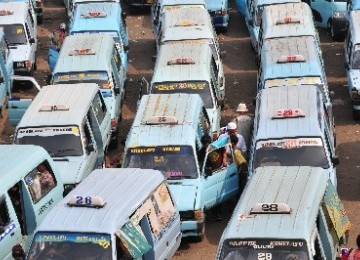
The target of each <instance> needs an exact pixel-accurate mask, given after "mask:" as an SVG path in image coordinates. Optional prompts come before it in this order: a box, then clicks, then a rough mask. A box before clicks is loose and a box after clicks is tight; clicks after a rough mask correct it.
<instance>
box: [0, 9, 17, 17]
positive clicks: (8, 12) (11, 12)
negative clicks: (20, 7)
mask: <svg viewBox="0 0 360 260" xmlns="http://www.w3.org/2000/svg"><path fill="white" fill-rule="evenodd" d="M13 13H14V12H13V11H9V10H0V16H6V15H12V14H13Z"/></svg>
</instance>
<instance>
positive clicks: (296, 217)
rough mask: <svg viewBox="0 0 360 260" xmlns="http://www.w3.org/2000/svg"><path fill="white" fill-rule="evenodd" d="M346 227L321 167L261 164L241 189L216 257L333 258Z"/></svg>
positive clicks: (236, 259)
mask: <svg viewBox="0 0 360 260" xmlns="http://www.w3.org/2000/svg"><path fill="white" fill-rule="evenodd" d="M349 228H350V221H349V216H348V215H347V214H346V210H345V208H344V205H343V203H342V202H341V200H340V198H339V195H338V193H337V191H336V188H335V187H334V186H333V184H332V183H331V181H330V180H329V179H328V178H327V173H326V171H325V170H324V169H322V168H319V167H297V166H292V167H285V166H278V167H274V166H264V167H260V168H258V169H257V170H256V172H255V174H254V176H253V177H252V179H251V180H250V181H249V182H248V184H247V186H246V187H245V190H244V192H243V194H242V196H241V198H240V200H239V202H238V204H237V206H236V208H235V210H234V212H233V215H232V217H231V219H230V221H229V224H228V225H227V227H226V228H225V230H224V232H223V235H222V237H221V239H220V242H219V247H218V253H217V257H216V259H217V260H220V259H221V260H225V259H226V260H240V259H259V260H260V259H261V260H267V259H276V260H277V259H278V260H280V259H281V260H297V259H300V260H310V259H314V260H315V259H328V260H330V259H332V260H335V259H338V256H339V253H340V245H341V244H342V243H344V239H345V237H346V236H347V232H348V230H349Z"/></svg>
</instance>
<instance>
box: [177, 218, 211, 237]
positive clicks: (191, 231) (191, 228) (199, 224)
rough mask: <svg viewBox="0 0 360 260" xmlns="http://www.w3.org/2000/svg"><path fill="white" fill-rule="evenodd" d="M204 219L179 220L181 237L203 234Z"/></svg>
mask: <svg viewBox="0 0 360 260" xmlns="http://www.w3.org/2000/svg"><path fill="white" fill-rule="evenodd" d="M204 225H205V222H204V220H200V221H197V220H189V221H181V224H180V229H181V233H182V236H183V237H199V236H201V235H203V233H202V232H203V230H204V229H203V228H204Z"/></svg>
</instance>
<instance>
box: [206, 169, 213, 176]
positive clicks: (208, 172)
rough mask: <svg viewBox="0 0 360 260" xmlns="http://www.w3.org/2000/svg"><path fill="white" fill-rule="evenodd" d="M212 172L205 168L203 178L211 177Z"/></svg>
mask: <svg viewBox="0 0 360 260" xmlns="http://www.w3.org/2000/svg"><path fill="white" fill-rule="evenodd" d="M212 173H213V170H212V169H211V167H205V178H206V177H208V176H212Z"/></svg>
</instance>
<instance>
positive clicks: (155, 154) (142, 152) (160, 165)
mask: <svg viewBox="0 0 360 260" xmlns="http://www.w3.org/2000/svg"><path fill="white" fill-rule="evenodd" d="M123 167H126V168H143V169H155V170H159V171H161V172H162V173H164V174H165V176H167V178H168V179H183V178H184V179H185V178H190V179H195V178H197V177H198V176H197V175H198V174H197V168H196V162H195V155H194V151H193V150H192V148H191V146H185V145H179V146H156V147H137V148H130V149H128V151H127V154H126V157H125V160H124V165H123Z"/></svg>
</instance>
